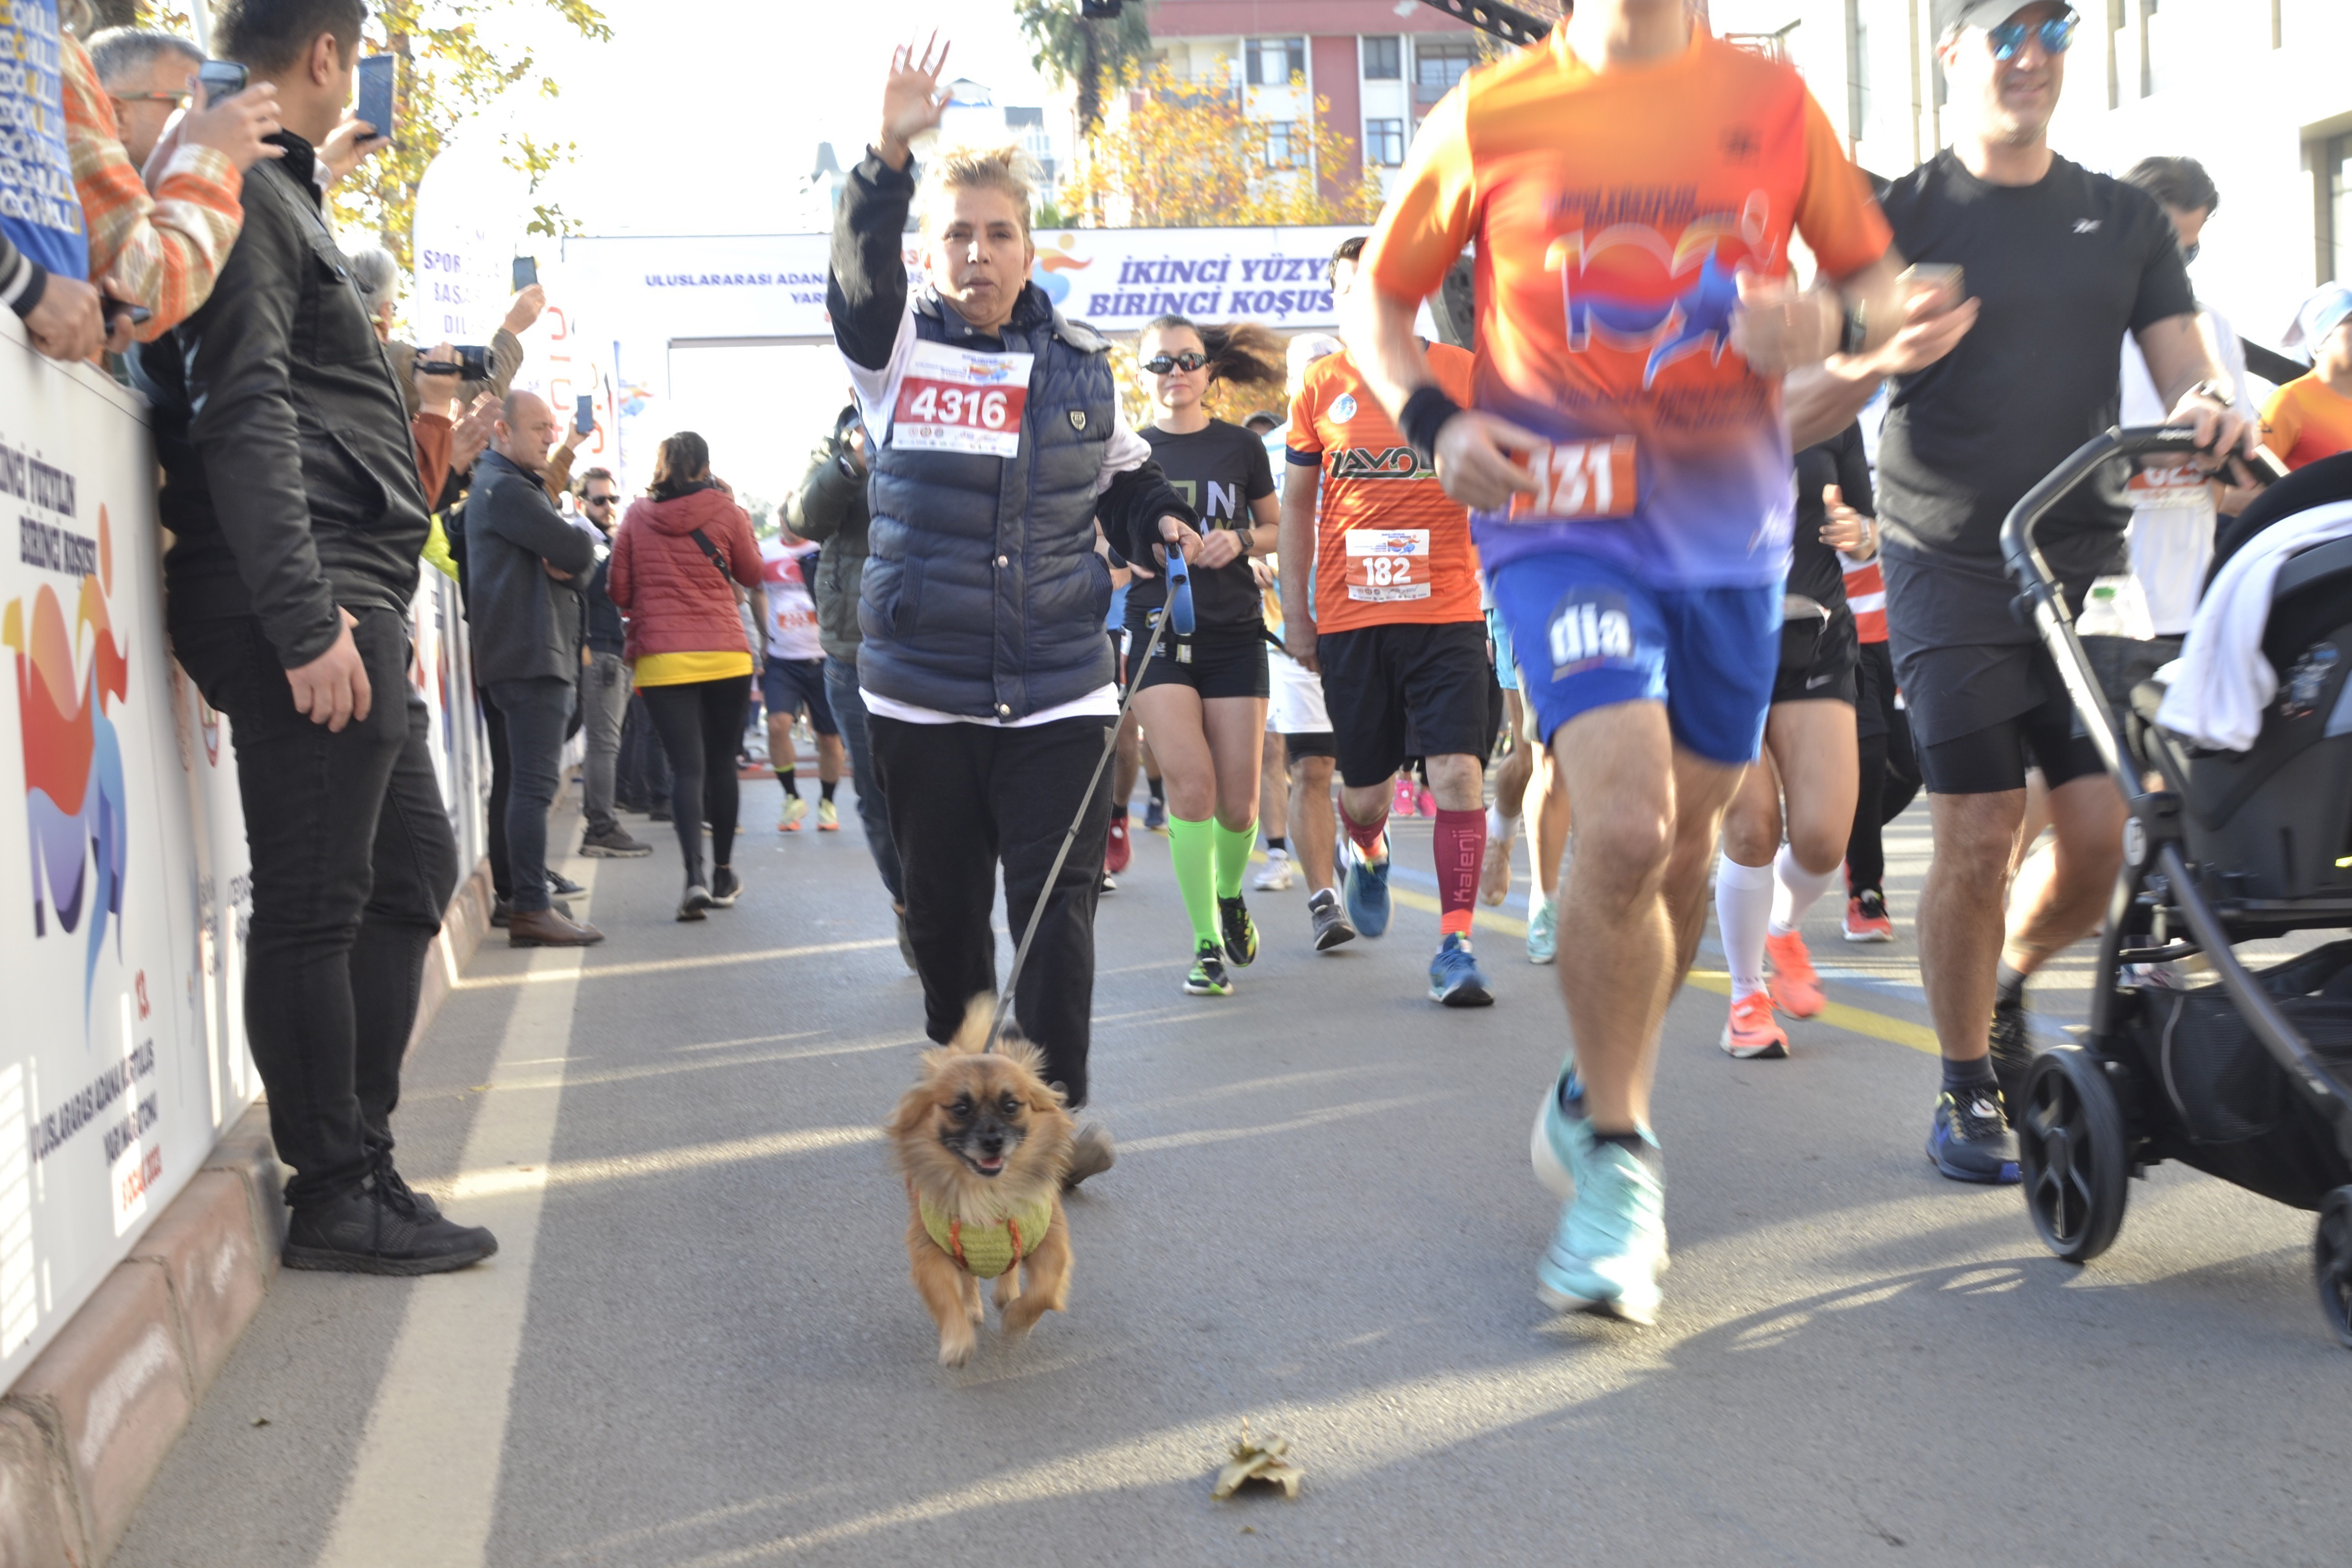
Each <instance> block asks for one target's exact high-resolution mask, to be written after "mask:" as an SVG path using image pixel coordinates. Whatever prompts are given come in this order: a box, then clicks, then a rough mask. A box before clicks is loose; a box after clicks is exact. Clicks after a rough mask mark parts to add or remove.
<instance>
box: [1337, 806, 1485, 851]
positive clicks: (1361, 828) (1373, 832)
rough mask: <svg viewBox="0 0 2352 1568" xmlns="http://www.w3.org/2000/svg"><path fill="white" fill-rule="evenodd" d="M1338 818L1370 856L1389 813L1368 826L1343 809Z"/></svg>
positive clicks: (1357, 843) (1352, 837)
mask: <svg viewBox="0 0 2352 1568" xmlns="http://www.w3.org/2000/svg"><path fill="white" fill-rule="evenodd" d="M1339 820H1340V822H1341V823H1342V824H1344V825H1345V826H1346V827H1347V829H1348V837H1349V840H1350V841H1351V842H1352V843H1354V845H1355V846H1356V847H1357V848H1359V849H1360V850H1362V851H1363V852H1364V854H1365V855H1366V856H1367V857H1370V854H1371V852H1372V850H1373V848H1374V847H1375V846H1377V845H1378V844H1379V843H1380V841H1381V834H1382V833H1383V832H1385V831H1386V830H1387V828H1388V825H1389V814H1388V813H1387V812H1385V811H1384V812H1382V813H1381V815H1380V818H1379V820H1378V821H1376V822H1374V823H1372V824H1371V825H1370V826H1365V825H1364V824H1363V823H1360V822H1358V821H1357V820H1356V819H1355V818H1354V817H1352V816H1349V815H1348V814H1347V812H1346V811H1345V810H1344V809H1343V810H1342V811H1341V812H1340V813H1339ZM1478 820H1479V821H1480V822H1481V823H1484V822H1485V821H1486V818H1485V817H1483V816H1482V817H1480V818H1479V819H1478Z"/></svg>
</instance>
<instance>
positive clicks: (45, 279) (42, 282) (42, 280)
mask: <svg viewBox="0 0 2352 1568" xmlns="http://www.w3.org/2000/svg"><path fill="white" fill-rule="evenodd" d="M25 265H26V267H28V268H31V269H32V270H31V272H30V273H29V275H27V277H26V279H25V288H24V291H23V292H22V293H20V294H18V295H17V296H16V300H14V301H13V303H14V305H15V307H16V319H17V320H18V321H26V320H27V319H29V318H30V317H31V315H32V313H33V312H34V311H35V310H38V309H39V308H40V303H41V296H42V295H44V294H46V293H47V292H48V291H49V269H48V268H46V267H44V266H42V265H41V264H40V263H39V262H37V261H36V260H34V259H33V258H31V257H29V256H28V257H26V258H25Z"/></svg>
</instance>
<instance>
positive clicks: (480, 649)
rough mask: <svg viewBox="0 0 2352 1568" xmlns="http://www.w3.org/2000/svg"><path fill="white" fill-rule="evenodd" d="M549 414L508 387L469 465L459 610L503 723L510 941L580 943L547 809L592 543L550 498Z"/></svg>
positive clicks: (558, 762) (556, 782) (573, 693)
mask: <svg viewBox="0 0 2352 1568" xmlns="http://www.w3.org/2000/svg"><path fill="white" fill-rule="evenodd" d="M554 443H555V411H554V410H553V409H551V408H550V407H549V406H548V405H547V401H546V399H544V398H541V397H539V396H536V395H533V394H530V393H528V392H510V393H509V394H507V395H506V399H505V401H504V402H503V403H502V404H501V405H500V406H499V423H498V430H497V435H496V437H495V438H494V439H493V440H492V441H491V443H490V449H489V450H488V451H487V452H485V453H483V454H482V457H481V460H480V461H479V462H477V463H476V464H475V465H474V488H473V491H472V493H471V494H469V495H468V496H467V498H466V581H467V619H468V620H470V621H471V622H472V623H473V628H474V684H475V685H477V686H478V687H479V688H480V689H481V691H482V695H483V696H484V697H485V698H487V699H488V700H489V701H490V702H491V703H492V704H493V705H495V706H496V707H497V709H498V710H499V717H500V718H501V719H503V720H504V721H506V733H507V756H508V760H509V764H510V774H509V784H508V788H507V799H506V819H507V820H506V826H507V833H506V845H507V866H508V875H509V877H510V878H511V879H512V883H511V885H512V886H513V888H514V892H513V895H512V900H513V902H512V907H511V910H510V911H509V915H508V917H507V944H508V945H509V947H585V946H587V945H589V944H590V943H592V942H602V941H604V932H602V931H598V930H597V929H596V928H595V927H594V926H590V925H581V924H578V923H576V922H574V921H572V920H571V919H570V918H569V917H568V916H566V915H564V914H562V913H560V912H558V911H557V910H554V909H552V908H551V907H550V906H551V902H552V900H551V899H550V898H549V896H548V886H547V813H548V808H549V807H551V806H552V805H554V804H555V792H556V790H557V788H558V787H559V786H560V785H561V784H562V767H563V732H564V730H565V729H566V728H567V727H568V726H569V725H570V723H571V721H572V702H573V701H574V700H575V699H576V697H577V695H578V690H577V688H578V683H579V679H580V663H581V658H582V657H583V649H584V646H585V645H584V643H583V640H582V638H583V629H584V627H583V622H584V620H585V608H584V606H583V604H582V601H581V596H580V594H581V585H582V583H583V580H584V579H585V578H586V577H587V575H588V574H589V573H590V572H591V571H593V569H594V568H595V565H596V546H595V544H594V542H593V541H591V540H590V539H589V537H588V535H587V534H585V533H583V532H582V531H580V530H579V529H576V528H574V527H572V524H571V523H570V522H569V521H567V520H566V519H565V518H564V515H563V514H562V512H560V511H558V510H555V503H554V502H553V501H551V500H548V499H547V480H546V470H547V453H548V448H549V447H551V446H553V445H554Z"/></svg>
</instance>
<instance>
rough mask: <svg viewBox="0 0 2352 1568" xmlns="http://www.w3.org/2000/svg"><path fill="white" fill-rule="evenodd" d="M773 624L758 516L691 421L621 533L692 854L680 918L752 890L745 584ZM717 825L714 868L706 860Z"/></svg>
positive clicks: (628, 597) (633, 627) (615, 565)
mask: <svg viewBox="0 0 2352 1568" xmlns="http://www.w3.org/2000/svg"><path fill="white" fill-rule="evenodd" d="M739 583H740V584H742V585H743V586H744V587H745V588H746V589H748V590H750V592H751V595H752V597H753V599H754V600H755V601H757V602H755V603H754V605H752V610H753V620H752V624H753V625H754V626H765V625H766V624H767V618H768V617H767V607H766V603H765V601H766V597H767V595H766V593H765V592H764V590H763V589H762V588H761V579H760V546H759V542H757V541H756V540H755V539H753V537H752V535H751V518H750V517H749V516H747V515H745V513H744V510H743V509H742V508H741V507H740V506H737V505H736V504H735V498H734V496H733V494H732V493H731V492H730V491H729V490H728V489H727V488H726V487H725V486H724V485H722V484H720V483H719V481H718V480H715V479H712V478H711V477H710V447H709V443H708V442H706V441H704V440H703V438H702V437H699V436H698V435H696V434H694V432H692V431H690V430H683V431H680V432H679V433H678V434H677V435H675V436H672V437H670V438H669V439H668V440H667V441H664V442H663V443H662V444H661V453H660V456H659V457H658V458H656V461H655V464H654V482H653V486H652V488H651V489H648V490H647V491H646V499H645V500H640V501H636V502H634V503H633V504H632V505H631V506H630V508H629V511H628V515H627V516H625V517H624V518H623V519H622V520H621V531H620V532H618V533H616V534H614V536H613V559H612V567H611V571H610V573H609V574H608V591H609V592H610V594H611V595H612V599H613V603H614V605H615V606H617V607H618V608H619V610H620V612H621V613H622V614H623V615H625V616H627V617H628V618H629V631H628V650H627V651H628V657H629V658H630V659H631V661H632V662H633V663H634V665H635V680H636V687H637V689H638V690H639V691H640V692H642V693H644V695H645V699H646V714H647V716H648V717H650V718H651V719H652V720H653V724H654V730H655V731H656V733H657V734H659V735H660V737H661V743H662V750H663V751H664V752H667V754H668V757H669V767H670V816H671V821H672V823H673V825H674V826H676V828H677V845H678V850H679V852H680V853H681V854H682V855H683V856H684V857H685V859H686V897H685V899H684V900H682V901H681V902H680V903H679V904H678V907H677V918H678V919H680V920H682V921H698V920H700V919H702V918H703V911H704V910H708V909H709V908H711V907H712V906H713V905H716V906H718V907H719V908H720V909H726V908H727V907H729V906H730V905H731V904H733V903H734V902H735V899H736V896H737V895H738V894H739V893H740V892H741V891H742V890H743V879H741V878H740V877H739V876H737V875H736V874H735V870H734V868H733V867H732V866H731V865H730V864H729V862H730V860H731V859H732V858H733V857H734V852H735V816H736V804H737V803H736V779H735V749H736V746H737V744H738V742H740V740H741V738H742V734H743V717H744V713H745V711H746V710H747V709H748V707H749V704H750V702H751V666H752V658H751V647H750V646H749V644H748V643H747V642H746V640H745V638H744V634H743V618H742V616H741V614H740V612H739V611H738V609H737V607H736V605H737V601H736V596H735V584H739ZM705 820H708V821H709V824H710V858H711V862H712V867H711V871H710V874H709V878H708V879H705V877H704V875H703V868H702V824H703V823H704V821H705Z"/></svg>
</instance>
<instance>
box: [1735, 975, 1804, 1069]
mask: <svg viewBox="0 0 2352 1568" xmlns="http://www.w3.org/2000/svg"><path fill="white" fill-rule="evenodd" d="M1722 1043H1723V1048H1724V1050H1725V1051H1726V1052H1727V1053H1728V1054H1729V1055H1731V1056H1733V1057H1735V1058H1738V1059H1739V1060H1741V1061H1752V1060H1755V1059H1757V1058H1772V1057H1785V1056H1787V1055H1788V1054H1789V1037H1788V1036H1786V1035H1784V1034H1782V1033H1781V1032H1780V1025H1778V1024H1776V1023H1774V1022H1773V1021H1772V998H1771V997H1770V996H1769V995H1768V994H1765V993H1764V992H1761V991H1750V992H1749V993H1748V994H1747V995H1745V996H1742V997H1741V998H1740V999H1739V1000H1738V1001H1737V1002H1734V1003H1733V1004H1732V1005H1731V1021H1730V1022H1729V1023H1727V1024H1726V1025H1724V1026H1723V1042H1722Z"/></svg>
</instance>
